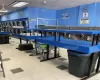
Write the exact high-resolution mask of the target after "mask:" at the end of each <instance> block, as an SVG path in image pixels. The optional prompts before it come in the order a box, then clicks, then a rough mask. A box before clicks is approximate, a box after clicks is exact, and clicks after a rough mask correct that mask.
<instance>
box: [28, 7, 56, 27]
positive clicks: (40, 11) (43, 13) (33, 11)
mask: <svg viewBox="0 0 100 80" xmlns="http://www.w3.org/2000/svg"><path fill="white" fill-rule="evenodd" d="M27 12H28V18H32V19H34V20H33V21H30V24H29V25H30V28H33V27H34V28H35V25H37V22H36V18H37V17H38V18H44V19H56V10H51V9H44V8H33V7H29V8H28V9H27ZM38 24H39V25H42V24H45V25H56V21H53V20H38Z"/></svg>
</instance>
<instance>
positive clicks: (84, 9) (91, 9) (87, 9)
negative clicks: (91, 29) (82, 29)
mask: <svg viewBox="0 0 100 80" xmlns="http://www.w3.org/2000/svg"><path fill="white" fill-rule="evenodd" d="M95 7H96V4H95V3H93V4H87V5H82V6H80V9H79V18H78V26H95V16H96V15H95V14H96V9H95ZM85 13H86V15H87V17H85V16H84V15H85ZM85 19H86V20H87V22H86V23H83V20H84V21H86V20H85Z"/></svg>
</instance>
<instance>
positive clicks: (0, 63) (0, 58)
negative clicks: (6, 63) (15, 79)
mask: <svg viewBox="0 0 100 80" xmlns="http://www.w3.org/2000/svg"><path fill="white" fill-rule="evenodd" d="M1 53H2V52H0V66H1V69H2V71H1V72H3V77H5V72H4V67H3V61H2V56H1Z"/></svg>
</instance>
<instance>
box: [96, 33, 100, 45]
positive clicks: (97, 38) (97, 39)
mask: <svg viewBox="0 0 100 80" xmlns="http://www.w3.org/2000/svg"><path fill="white" fill-rule="evenodd" d="M98 42H99V34H98V35H97V37H96V45H98Z"/></svg>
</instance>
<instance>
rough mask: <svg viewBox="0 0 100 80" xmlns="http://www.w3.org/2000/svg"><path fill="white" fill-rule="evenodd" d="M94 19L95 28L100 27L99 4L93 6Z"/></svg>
mask: <svg viewBox="0 0 100 80" xmlns="http://www.w3.org/2000/svg"><path fill="white" fill-rule="evenodd" d="M95 7H96V8H95V11H96V13H95V18H94V21H95V26H97V27H100V3H96V5H95Z"/></svg>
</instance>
